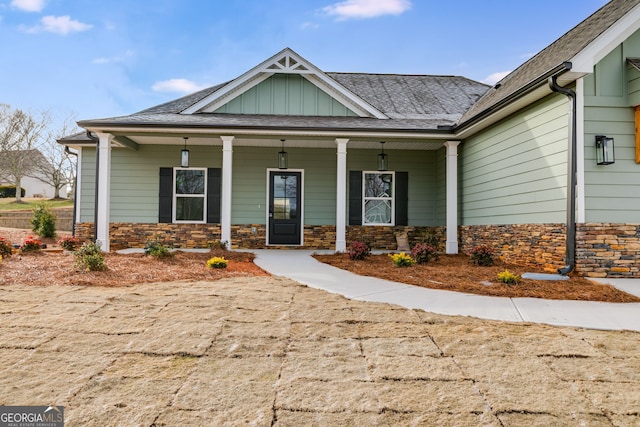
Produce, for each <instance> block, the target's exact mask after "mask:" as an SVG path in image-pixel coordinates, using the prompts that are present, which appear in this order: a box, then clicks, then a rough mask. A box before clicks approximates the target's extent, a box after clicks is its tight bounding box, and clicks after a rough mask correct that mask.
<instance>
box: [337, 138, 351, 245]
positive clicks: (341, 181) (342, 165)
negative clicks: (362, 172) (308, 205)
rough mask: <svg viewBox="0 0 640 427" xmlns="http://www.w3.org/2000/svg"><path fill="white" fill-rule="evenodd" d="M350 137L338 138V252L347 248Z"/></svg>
mask: <svg viewBox="0 0 640 427" xmlns="http://www.w3.org/2000/svg"><path fill="white" fill-rule="evenodd" d="M348 142H349V139H348V138H336V145H337V146H338V148H337V167H336V170H337V179H336V252H345V251H346V250H347V143H348Z"/></svg>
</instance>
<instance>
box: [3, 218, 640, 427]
mask: <svg viewBox="0 0 640 427" xmlns="http://www.w3.org/2000/svg"><path fill="white" fill-rule="evenodd" d="M0 236H3V234H2V230H0ZM4 236H5V237H6V235H4ZM226 255H227V256H228V257H229V258H230V259H231V258H232V257H235V256H237V257H238V258H233V259H232V260H231V261H230V263H229V268H228V269H227V270H212V269H207V267H206V266H204V260H206V259H208V258H209V257H210V256H211V254H179V255H177V256H176V258H174V259H172V260H168V261H158V260H155V259H153V258H150V257H144V256H142V255H134V256H120V255H115V254H110V255H108V256H107V265H108V266H109V270H108V271H106V272H102V273H88V272H83V271H76V270H74V268H73V267H72V259H73V257H72V256H71V255H70V254H64V253H58V254H39V255H38V254H36V255H14V256H12V257H10V258H8V259H5V260H4V261H3V263H2V265H0V405H62V406H64V408H65V421H66V423H65V425H66V426H121V425H140V426H155V427H160V426H175V425H254V426H300V425H305V426H306V425H309V426H314V425H316V426H325V425H367V426H369V425H380V426H387V425H388V426H392V425H393V426H395V425H416V426H417V425H425V426H431V425H438V426H475V425H485V426H496V427H497V426H502V427H504V426H523V425H526V426H549V425H553V426H556V425H562V426H563V425H572V426H573V425H588V426H636V425H640V411H639V410H638V402H640V355H639V353H638V348H639V346H640V333H637V332H629V331H619V332H614V331H595V330H586V329H576V328H561V327H551V326H545V325H536V324H522V323H518V324H512V323H508V322H497V321H487V320H478V319H473V318H467V317H453V316H444V315H435V314H431V313H427V312H424V311H421V310H411V309H404V308H400V307H398V306H394V305H390V304H378V303H369V302H361V301H352V300H348V299H346V298H344V297H342V296H339V295H335V294H330V293H327V292H324V291H320V290H316V289H311V288H308V287H305V286H303V285H300V284H298V283H296V282H293V281H291V280H288V279H283V278H276V277H271V276H269V275H266V274H265V273H264V272H263V271H262V270H260V269H259V268H257V267H255V266H253V263H252V262H251V258H250V257H251V254H242V253H234V252H230V253H227V254H226ZM243 257H245V258H243ZM246 257H249V258H246ZM233 265H236V266H237V268H238V270H237V271H234V270H233V268H232V266H233ZM44 266H46V268H45V267H44ZM56 266H57V267H56ZM250 266H253V267H250ZM251 268H253V269H251ZM145 272H147V273H145ZM203 274H205V275H204V276H203ZM206 274H209V275H206ZM92 275H95V277H93V276H92ZM158 277H163V278H165V279H163V280H161V281H156V280H155V279H157V278H158ZM171 277H173V279H169V278H171ZM194 277H197V278H198V279H194ZM141 282H146V283H141ZM96 283H98V284H101V285H103V286H96V285H95V284H96Z"/></svg>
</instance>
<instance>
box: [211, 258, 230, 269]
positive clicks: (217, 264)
mask: <svg viewBox="0 0 640 427" xmlns="http://www.w3.org/2000/svg"><path fill="white" fill-rule="evenodd" d="M227 263H228V261H227V260H226V259H224V258H223V257H219V256H214V257H213V258H211V259H209V260H208V261H207V266H208V267H209V268H227Z"/></svg>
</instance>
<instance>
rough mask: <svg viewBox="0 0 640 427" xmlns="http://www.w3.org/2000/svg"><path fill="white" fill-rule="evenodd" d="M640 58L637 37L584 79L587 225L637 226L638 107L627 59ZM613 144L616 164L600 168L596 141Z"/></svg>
mask: <svg viewBox="0 0 640 427" xmlns="http://www.w3.org/2000/svg"><path fill="white" fill-rule="evenodd" d="M638 57H640V31H637V32H635V33H634V34H633V35H632V36H630V37H629V38H628V39H627V40H626V41H625V42H624V43H622V44H621V45H620V46H618V47H617V48H616V49H614V50H613V51H612V52H611V53H610V54H609V55H607V56H606V57H605V58H603V59H602V61H600V62H599V63H598V64H597V65H596V67H595V73H594V74H592V75H589V76H586V77H585V79H584V81H585V85H584V86H585V111H584V153H585V156H584V162H585V163H584V170H585V176H584V181H585V220H586V222H616V223H625V222H628V223H637V222H638V221H639V218H640V184H639V183H640V165H638V164H636V163H635V119H634V108H633V107H634V106H635V105H639V104H640V72H638V71H637V70H636V69H634V68H633V67H630V66H628V65H627V64H626V58H638ZM596 135H606V136H609V137H613V138H614V140H615V157H616V162H615V163H614V164H612V165H606V166H598V165H596V160H595V136H596Z"/></svg>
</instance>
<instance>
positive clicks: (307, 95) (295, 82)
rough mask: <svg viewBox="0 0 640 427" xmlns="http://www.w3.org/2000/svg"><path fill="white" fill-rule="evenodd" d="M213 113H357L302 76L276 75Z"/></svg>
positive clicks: (299, 114)
mask: <svg viewBox="0 0 640 427" xmlns="http://www.w3.org/2000/svg"><path fill="white" fill-rule="evenodd" d="M215 112H216V113H228V114H279V115H289V116H351V117H355V116H357V114H356V113H354V112H353V111H351V110H350V109H348V108H347V107H345V106H344V105H343V104H341V103H340V102H338V101H337V100H336V99H334V98H332V97H331V96H329V95H328V94H327V93H326V92H323V91H322V90H321V89H319V88H318V87H317V86H315V85H314V84H312V83H311V82H309V81H308V80H307V79H305V78H304V77H302V76H299V75H295V74H275V75H273V76H272V77H269V78H268V79H266V80H265V81H263V82H261V83H259V84H258V85H256V86H254V87H252V88H251V89H249V90H247V91H246V92H243V93H242V94H240V95H239V96H237V97H236V98H234V99H232V100H231V101H229V102H228V103H226V104H225V105H223V106H222V107H220V108H218V109H217V110H216V111H215Z"/></svg>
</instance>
